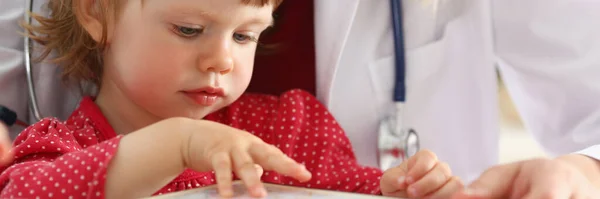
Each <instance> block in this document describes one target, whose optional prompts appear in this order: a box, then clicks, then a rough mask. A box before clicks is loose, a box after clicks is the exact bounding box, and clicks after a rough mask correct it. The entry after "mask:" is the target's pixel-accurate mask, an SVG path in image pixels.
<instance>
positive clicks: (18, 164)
mask: <svg viewBox="0 0 600 199" xmlns="http://www.w3.org/2000/svg"><path fill="white" fill-rule="evenodd" d="M206 119H208V120H213V121H217V122H220V123H223V124H228V125H230V126H233V127H236V128H239V129H242V130H245V131H248V132H250V133H253V134H254V135H256V136H257V137H259V138H261V139H263V140H264V141H265V142H267V143H270V144H273V145H274V146H277V147H278V148H279V149H281V150H282V151H283V152H284V153H285V154H287V155H288V156H290V157H292V158H294V159H295V160H296V161H298V162H300V163H302V164H304V165H306V167H307V169H308V170H309V171H311V172H312V173H313V178H312V180H311V181H309V182H307V183H299V182H298V181H295V180H293V179H291V178H289V177H286V176H282V175H280V174H277V173H275V172H271V171H265V173H264V175H263V178H262V179H263V181H265V182H270V183H277V184H285V185H292V186H303V187H310V188H318V189H330V190H340V191H347V192H359V193H367V194H380V190H379V178H380V177H381V175H382V172H381V171H380V170H378V169H376V168H369V167H362V166H360V165H358V164H357V162H356V160H355V158H354V154H353V152H352V148H351V146H350V142H349V140H348V138H347V137H346V136H345V134H344V131H343V130H342V129H341V128H340V126H339V125H338V124H337V123H336V122H335V119H334V118H333V117H332V116H331V114H329V112H328V111H327V110H326V109H325V107H324V106H323V105H321V104H320V103H319V102H318V101H317V100H316V99H315V98H314V97H312V96H311V95H310V94H308V93H306V92H304V91H300V90H292V91H289V92H287V93H284V94H283V95H282V96H281V97H280V98H277V97H274V96H266V95H253V94H246V95H243V96H242V97H241V98H240V99H239V100H237V101H236V102H235V103H233V104H231V105H230V106H229V107H227V108H224V109H222V110H220V111H218V112H216V113H213V114H211V115H209V116H207V117H206ZM119 140H120V137H119V136H116V134H115V133H114V131H113V130H112V127H110V125H109V124H108V122H107V121H106V118H104V116H103V115H102V114H101V112H100V110H99V109H98V107H97V106H96V105H95V104H94V102H93V100H92V99H91V98H89V97H88V98H85V99H84V100H83V101H82V102H81V104H80V106H79V108H78V109H77V110H76V111H75V113H74V114H73V115H72V116H71V118H69V120H67V122H66V123H62V122H59V121H58V120H57V119H44V120H42V121H40V122H38V123H36V124H35V125H33V126H31V127H29V128H27V129H26V130H25V131H24V132H23V133H21V134H20V135H19V137H18V138H17V140H16V141H15V145H16V146H15V149H14V151H15V162H14V163H13V164H12V165H11V166H10V167H8V168H7V169H5V170H3V172H2V174H1V175H0V185H1V186H0V188H2V193H1V195H0V198H36V197H37V198H103V197H104V191H103V190H104V182H105V177H106V167H107V165H108V163H109V161H110V159H111V158H112V156H113V155H114V154H115V153H116V148H117V146H118V142H119ZM214 183H216V182H215V176H214V172H204V173H200V172H195V171H191V170H186V171H185V172H183V173H182V174H181V175H180V176H178V177H177V178H176V179H175V180H173V181H172V182H170V183H169V184H168V185H166V186H165V187H163V188H162V189H161V190H158V191H157V192H156V194H155V195H158V194H164V193H169V192H175V191H181V190H185V189H191V188H197V187H202V186H206V185H211V184H214Z"/></svg>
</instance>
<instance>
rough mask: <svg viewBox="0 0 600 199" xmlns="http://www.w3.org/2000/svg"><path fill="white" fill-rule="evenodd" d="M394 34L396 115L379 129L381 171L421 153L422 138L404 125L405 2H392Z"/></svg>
mask: <svg viewBox="0 0 600 199" xmlns="http://www.w3.org/2000/svg"><path fill="white" fill-rule="evenodd" d="M390 7H391V11H392V12H391V13H392V25H393V31H394V52H395V54H394V55H395V60H394V61H395V81H394V82H395V83H394V95H393V97H394V104H395V112H394V114H392V115H390V116H388V117H386V118H385V119H383V120H382V121H381V124H380V126H379V143H378V148H379V150H378V158H379V167H380V168H381V169H383V170H386V169H388V168H390V167H392V166H394V165H395V164H398V163H400V162H401V161H403V160H405V159H407V158H408V157H410V156H412V155H414V154H415V153H416V152H417V151H418V150H419V147H420V146H419V136H418V135H417V132H416V131H415V130H414V129H412V128H407V127H406V126H405V124H404V120H403V118H404V105H405V102H406V80H405V78H406V60H405V52H404V32H403V21H402V20H403V19H402V2H401V1H400V0H390Z"/></svg>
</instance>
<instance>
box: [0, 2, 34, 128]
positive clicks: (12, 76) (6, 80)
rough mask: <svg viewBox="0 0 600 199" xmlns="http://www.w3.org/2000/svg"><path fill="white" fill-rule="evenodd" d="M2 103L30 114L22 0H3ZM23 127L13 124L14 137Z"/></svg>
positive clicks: (0, 13) (0, 42)
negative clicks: (20, 23)
mask: <svg viewBox="0 0 600 199" xmlns="http://www.w3.org/2000/svg"><path fill="white" fill-rule="evenodd" d="M0 4H1V6H0V27H2V28H0V104H1V105H4V106H6V107H8V108H10V109H11V110H13V111H15V112H16V113H17V115H18V117H19V119H21V120H26V118H27V113H28V112H27V93H26V92H23V91H25V90H26V89H27V84H26V79H25V68H24V67H23V59H24V58H23V39H22V37H21V35H19V31H20V30H21V29H20V28H19V23H18V22H19V21H20V20H22V19H23V14H24V13H25V3H24V1H22V0H2V3H0ZM20 130H22V129H17V128H11V129H10V131H11V133H12V134H13V136H12V137H15V135H16V134H17V133H18V132H19V131H20Z"/></svg>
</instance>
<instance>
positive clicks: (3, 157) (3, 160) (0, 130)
mask: <svg viewBox="0 0 600 199" xmlns="http://www.w3.org/2000/svg"><path fill="white" fill-rule="evenodd" d="M11 148H12V144H11V141H10V136H9V134H8V129H7V127H6V125H4V123H2V122H0V166H4V165H6V164H8V163H10V162H11V161H12V158H13V154H11V150H10V149H11Z"/></svg>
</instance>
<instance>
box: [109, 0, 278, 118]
mask: <svg viewBox="0 0 600 199" xmlns="http://www.w3.org/2000/svg"><path fill="white" fill-rule="evenodd" d="M124 2H125V3H124V4H123V5H122V6H123V7H122V10H121V12H120V15H119V18H118V20H117V21H116V24H114V31H113V32H109V35H110V36H109V40H108V47H107V53H106V54H105V57H104V59H105V64H104V65H105V66H104V67H105V68H104V76H103V80H102V88H101V89H102V90H104V89H109V90H110V92H103V91H102V90H101V92H100V94H102V93H113V94H114V93H115V92H117V93H118V94H115V96H123V99H122V100H130V101H131V102H132V103H133V104H135V105H136V106H138V107H140V108H142V110H143V111H146V112H149V113H150V114H153V115H155V116H157V117H160V118H166V117H174V116H183V117H190V118H196V119H200V118H203V117H204V116H206V115H207V114H209V113H211V112H213V111H215V110H218V109H220V108H222V107H224V106H227V105H229V104H230V103H232V102H233V101H235V100H236V99H237V98H238V97H239V96H240V95H241V94H242V93H243V92H244V90H245V89H246V88H247V86H248V84H249V82H250V77H251V75H252V68H253V65H254V54H255V50H256V47H257V43H256V42H255V40H256V39H258V37H259V35H260V33H261V32H262V31H264V30H265V29H266V28H267V27H268V26H270V25H271V23H272V11H273V5H267V6H264V7H258V6H252V5H245V4H243V3H241V2H242V1H241V0H168V1H166V0H143V1H130V0H127V1H124ZM142 3H143V5H142ZM106 98H112V94H111V96H108V97H106ZM114 100H118V99H117V97H115V99H114Z"/></svg>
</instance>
